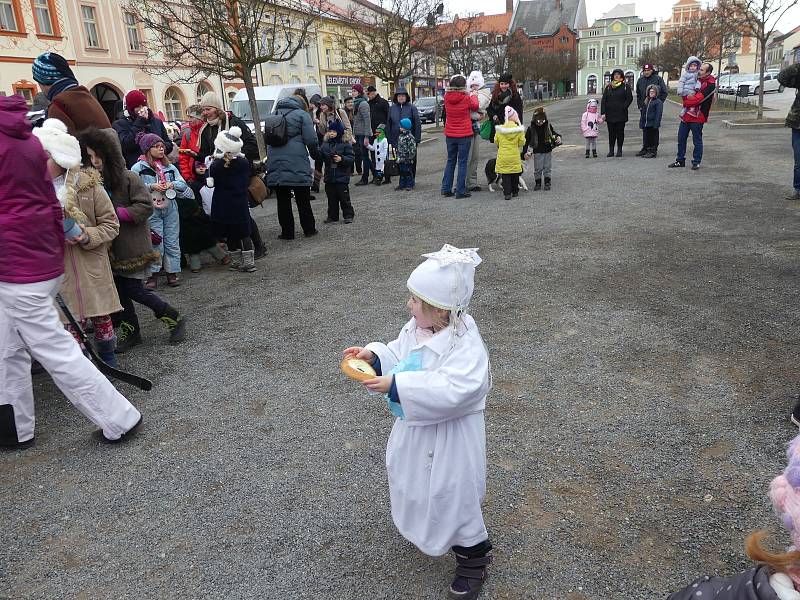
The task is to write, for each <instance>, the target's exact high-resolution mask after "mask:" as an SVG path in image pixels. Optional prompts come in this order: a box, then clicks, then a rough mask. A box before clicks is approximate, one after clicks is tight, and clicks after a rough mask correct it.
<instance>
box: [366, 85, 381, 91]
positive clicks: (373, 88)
mask: <svg viewBox="0 0 800 600" xmlns="http://www.w3.org/2000/svg"><path fill="white" fill-rule="evenodd" d="M367 91H368V92H377V91H378V88H376V87H375V86H374V85H368V86H367Z"/></svg>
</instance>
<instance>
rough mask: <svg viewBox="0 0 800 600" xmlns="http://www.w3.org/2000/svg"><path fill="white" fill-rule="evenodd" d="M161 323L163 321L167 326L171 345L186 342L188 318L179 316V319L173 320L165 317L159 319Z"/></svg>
mask: <svg viewBox="0 0 800 600" xmlns="http://www.w3.org/2000/svg"><path fill="white" fill-rule="evenodd" d="M173 310H174V309H173ZM173 314H175V313H173ZM159 321H162V322H163V323H164V324H165V325H166V326H167V331H169V343H170V344H178V343H180V342H182V341H183V340H184V338H185V337H186V317H184V316H183V315H178V317H177V318H172V317H169V316H167V315H164V316H163V317H160V318H159Z"/></svg>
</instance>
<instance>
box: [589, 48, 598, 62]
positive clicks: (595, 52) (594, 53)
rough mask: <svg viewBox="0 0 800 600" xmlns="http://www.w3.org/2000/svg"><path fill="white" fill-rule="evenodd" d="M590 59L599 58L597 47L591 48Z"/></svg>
mask: <svg viewBox="0 0 800 600" xmlns="http://www.w3.org/2000/svg"><path fill="white" fill-rule="evenodd" d="M589 60H592V61H594V60H597V48H589Z"/></svg>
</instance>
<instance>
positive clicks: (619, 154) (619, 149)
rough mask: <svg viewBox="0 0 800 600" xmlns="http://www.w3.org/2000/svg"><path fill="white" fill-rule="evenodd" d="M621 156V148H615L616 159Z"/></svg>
mask: <svg viewBox="0 0 800 600" xmlns="http://www.w3.org/2000/svg"><path fill="white" fill-rule="evenodd" d="M621 156H622V146H620V147H618V148H617V158H619V157H621Z"/></svg>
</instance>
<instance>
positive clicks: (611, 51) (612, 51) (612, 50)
mask: <svg viewBox="0 0 800 600" xmlns="http://www.w3.org/2000/svg"><path fill="white" fill-rule="evenodd" d="M608 58H609V59H610V60H614V59H616V58H617V47H616V46H609V47H608Z"/></svg>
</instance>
